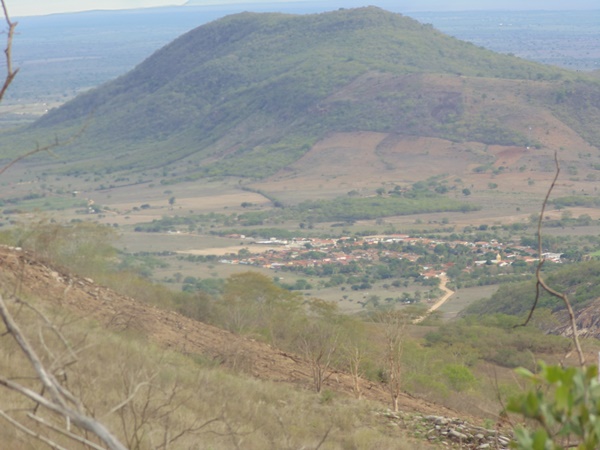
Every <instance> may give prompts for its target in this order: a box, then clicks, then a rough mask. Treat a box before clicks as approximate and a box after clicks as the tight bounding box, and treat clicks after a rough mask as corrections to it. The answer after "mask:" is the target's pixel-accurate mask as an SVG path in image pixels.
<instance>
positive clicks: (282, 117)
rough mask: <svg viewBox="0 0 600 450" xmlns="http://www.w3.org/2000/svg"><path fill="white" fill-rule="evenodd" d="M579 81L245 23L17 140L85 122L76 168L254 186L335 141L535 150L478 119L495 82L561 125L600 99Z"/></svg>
mask: <svg viewBox="0 0 600 450" xmlns="http://www.w3.org/2000/svg"><path fill="white" fill-rule="evenodd" d="M432 74H438V75H439V76H438V75H432ZM574 77H575V75H574V74H572V73H569V72H567V71H564V70H560V69H556V68H551V67H547V66H543V65H540V64H536V63H532V62H526V61H523V60H520V59H518V58H515V57H511V56H508V55H499V54H496V53H493V52H491V51H487V50H484V49H481V48H477V47H475V46H474V45H472V44H468V43H465V42H462V41H459V40H457V39H454V38H450V37H447V36H445V35H443V34H442V33H439V32H437V31H435V30H434V29H433V28H432V27H431V26H428V25H422V24H420V23H418V22H416V21H414V20H412V19H409V18H407V17H403V16H401V15H399V14H393V13H388V12H385V11H383V10H380V9H378V8H375V7H368V8H360V9H354V10H340V11H335V12H330V13H324V14H316V15H307V16H294V15H284V14H256V13H242V14H237V15H233V16H229V17H225V18H223V19H220V20H217V21H215V22H212V23H210V24H207V25H204V26H201V27H199V28H197V29H195V30H192V31H190V32H189V33H187V34H185V35H183V36H181V37H180V38H178V39H177V40H175V41H174V42H172V43H171V44H169V45H168V46H166V47H164V48H163V49H161V50H159V51H157V52H156V53H155V54H154V55H152V56H151V57H150V58H148V59H147V60H146V61H144V62H143V63H142V64H140V65H139V66H138V67H136V68H135V69H134V70H132V71H131V72H129V73H128V74H126V75H124V76H122V77H120V78H118V79H116V80H114V81H112V82H110V83H107V84H106V85H104V86H101V87H99V88H97V89H94V90H92V91H90V92H87V93H85V94H82V95H80V96H78V97H77V98H76V99H74V100H73V101H71V102H69V103H67V104H65V105H64V106H63V107H61V108H58V109H56V110H53V111H50V112H49V113H48V114H47V115H45V116H44V117H42V118H41V119H40V120H39V121H38V122H37V123H35V124H34V125H33V126H32V127H30V128H29V129H27V130H25V136H32V137H34V138H36V139H40V136H47V135H52V136H54V135H55V134H59V135H60V134H64V133H65V132H67V131H73V130H77V129H78V128H79V127H81V126H82V125H83V124H84V123H87V127H86V131H85V134H84V135H83V136H82V137H81V138H80V139H78V140H77V143H76V147H72V148H71V150H72V149H73V148H76V156H75V157H74V159H75V162H77V161H78V160H80V159H85V158H94V159H95V160H96V164H98V162H97V161H98V159H100V160H102V162H101V163H100V164H101V167H109V168H111V170H114V169H129V168H147V167H160V166H164V165H168V164H171V165H173V164H175V163H177V162H181V163H183V164H182V165H181V166H182V167H185V170H186V171H187V172H198V173H201V174H202V173H204V174H230V175H232V174H233V175H241V176H252V177H255V178H256V177H259V178H260V177H264V176H266V175H270V174H273V173H275V172H276V171H277V170H279V169H281V168H283V167H286V166H287V165H289V164H291V163H293V162H294V161H296V160H297V159H298V158H299V157H301V156H302V155H303V154H305V153H306V152H307V151H308V150H309V149H310V148H311V147H312V146H313V145H314V144H315V143H316V142H317V141H318V140H319V139H321V138H322V137H324V136H325V135H326V134H327V133H330V132H348V131H350V132H354V131H375V132H385V133H397V134H398V133H399V134H408V135H417V136H419V135H420V136H429V137H440V138H445V139H450V140H454V141H457V140H458V141H465V140H466V141H477V142H484V143H486V144H501V145H530V144H534V143H535V142H534V140H532V139H531V137H530V136H527V134H526V133H524V132H523V130H521V129H519V127H518V126H515V124H513V123H510V120H508V121H506V120H505V119H506V117H507V115H508V114H509V111H508V110H507V109H506V108H500V109H499V110H497V109H496V108H495V106H494V105H488V106H487V107H486V106H485V103H486V102H479V103H481V104H479V106H478V105H477V98H478V97H479V99H481V98H485V95H486V92H488V91H490V90H494V89H495V88H496V84H497V83H498V82H499V81H498V79H501V80H502V82H507V83H509V84H510V86H511V88H514V89H519V88H523V87H524V89H522V92H520V93H519V96H518V101H517V104H516V105H513V106H515V108H516V109H519V108H520V109H523V108H526V107H528V105H529V103H530V102H531V100H532V98H533V99H534V104H537V105H539V106H540V107H541V108H544V109H548V108H551V107H552V108H554V110H556V111H555V112H556V114H557V115H559V116H561V117H565V118H567V119H568V118H570V117H572V114H570V112H571V109H572V105H573V104H578V103H580V100H581V98H580V97H581V96H582V95H583V96H585V97H586V98H594V96H596V95H598V93H600V88H599V87H598V85H597V84H594V83H591V82H588V81H581V82H578V83H582V84H583V85H584V86H585V87H586V89H585V92H584V93H582V94H578V92H580V91H581V90H580V91H578V90H577V89H574V88H573V86H574V81H572V79H573V80H574ZM531 80H536V81H531ZM525 82H526V83H529V84H527V86H524V85H523V84H522V83H525ZM590 83H591V84H590ZM565 84H568V88H566V87H565ZM469 89H470V90H471V91H472V92H471V93H468V90H469ZM530 90H531V92H533V96H532V93H531V92H530ZM557 96H558V97H557ZM469 98H472V99H475V100H471V101H470V100H469ZM488 103H489V102H488ZM588 104H589V105H590V106H589V108H588V112H587V115H586V117H589V118H594V117H598V116H599V113H598V108H597V106H596V105H597V103H595V102H593V101H589V102H588ZM557 105H558V106H557ZM516 122H517V123H518V125H521V122H520V121H518V120H517V121H516ZM588 122H591V120H587V119H586V120H584V121H583V124H582V122H581V121H578V122H577V125H578V126H579V129H578V130H577V131H578V132H580V133H581V134H583V135H584V137H586V139H587V140H588V141H596V140H600V139H599V138H600V137H599V136H598V135H597V133H598V132H597V131H596V128H595V127H593V126H591V125H590V124H589V123H588ZM23 136H24V135H23V134H21V135H20V139H23Z"/></svg>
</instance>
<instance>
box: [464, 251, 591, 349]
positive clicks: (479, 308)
mask: <svg viewBox="0 0 600 450" xmlns="http://www.w3.org/2000/svg"><path fill="white" fill-rule="evenodd" d="M599 278H600V261H598V260H591V261H586V262H581V263H576V264H571V265H569V266H567V267H562V268H560V269H557V270H553V271H551V272H550V273H549V274H547V275H546V276H545V280H546V282H547V283H548V285H549V286H551V287H552V288H553V289H556V290H557V291H558V292H564V293H567V295H568V297H569V300H570V302H571V304H572V305H573V309H574V311H575V319H576V320H575V322H576V324H577V328H578V330H579V333H581V335H582V336H584V337H593V338H598V337H600V326H599V325H600V324H599V323H598V320H597V318H598V314H597V312H598V309H599V308H600V290H599V289H598V286H599V283H598V279H599ZM534 301H535V282H534V281H533V280H531V281H527V282H522V283H518V284H510V285H506V286H502V287H500V289H499V290H498V292H496V293H495V294H494V295H492V296H491V297H490V298H489V299H486V300H481V301H479V302H477V303H475V304H473V305H471V306H470V307H468V308H467V309H466V310H465V311H464V312H463V315H470V314H477V315H487V314H508V315H514V316H520V317H526V315H527V314H528V313H529V311H530V309H531V308H532V306H533V304H534ZM537 309H538V313H536V314H534V320H535V319H537V318H538V317H542V319H540V320H541V321H542V322H543V321H544V320H545V319H544V317H545V315H544V314H546V315H547V314H548V312H550V313H552V314H553V315H554V319H553V320H551V321H548V322H547V323H545V324H542V325H541V326H542V328H544V329H545V330H546V331H548V332H552V333H556V334H561V335H566V336H568V335H572V330H571V325H570V322H569V318H568V314H567V312H566V307H565V305H564V303H563V301H562V300H561V299H559V298H556V297H553V296H551V295H549V294H547V293H545V292H542V293H541V295H540V297H539V300H538V303H537Z"/></svg>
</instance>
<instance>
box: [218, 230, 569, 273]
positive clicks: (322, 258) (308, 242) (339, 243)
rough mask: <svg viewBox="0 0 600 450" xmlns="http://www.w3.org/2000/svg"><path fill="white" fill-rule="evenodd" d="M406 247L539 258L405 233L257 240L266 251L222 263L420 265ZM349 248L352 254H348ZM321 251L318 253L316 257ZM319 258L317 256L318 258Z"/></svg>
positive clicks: (501, 262) (526, 251)
mask: <svg viewBox="0 0 600 450" xmlns="http://www.w3.org/2000/svg"><path fill="white" fill-rule="evenodd" d="M228 237H231V238H235V239H240V238H241V239H243V238H245V237H244V236H241V235H237V234H236V235H230V236H228ZM397 243H401V244H403V247H404V248H407V247H408V248H410V246H411V245H420V246H424V247H426V248H427V249H428V250H431V251H434V249H435V247H436V246H438V245H440V244H442V245H447V246H448V247H450V248H455V247H456V246H458V245H462V246H464V247H467V248H469V249H471V252H472V254H473V266H481V265H490V264H496V265H498V266H501V267H503V266H507V265H510V264H512V263H513V262H515V261H524V262H525V263H534V262H537V261H538V260H539V259H538V257H537V252H536V251H535V250H534V249H532V248H529V247H525V246H520V245H515V244H503V243H500V242H497V241H495V240H492V241H490V242H487V241H478V242H469V241H444V240H439V239H429V238H423V237H411V236H409V235H403V234H391V235H379V236H367V237H364V238H350V237H342V238H337V239H321V238H297V239H291V240H282V239H275V238H271V239H268V240H258V241H253V242H252V244H253V245H261V246H264V247H265V250H264V251H263V252H260V253H255V254H248V253H247V252H245V254H244V255H243V256H242V255H234V254H231V255H229V256H228V257H225V258H223V259H221V260H220V262H221V263H225V264H246V265H254V266H260V267H264V268H269V269H281V268H284V267H285V268H304V269H305V268H310V267H317V266H323V265H326V264H340V265H347V264H350V263H352V262H353V261H355V262H357V263H361V262H362V263H369V262H377V261H379V260H380V259H382V258H398V259H407V260H409V261H412V262H416V261H417V259H418V258H419V257H420V256H422V255H420V254H416V253H410V252H403V251H396V250H392V249H391V248H393V247H394V246H391V245H390V244H397ZM348 248H350V249H351V251H350V252H349V251H348ZM315 252H318V254H315ZM490 252H492V253H493V254H494V255H495V256H494V258H488V259H477V258H481V256H482V254H488V255H489V253H490ZM315 256H317V257H315ZM560 256H561V254H559V253H545V254H543V257H544V258H545V259H546V260H547V261H550V262H555V263H560V262H561V260H560ZM448 265H451V263H446V264H443V265H442V268H441V269H437V270H434V269H432V268H429V267H424V268H423V271H424V272H423V276H427V277H429V276H439V275H440V274H441V273H442V272H444V268H447V266H448Z"/></svg>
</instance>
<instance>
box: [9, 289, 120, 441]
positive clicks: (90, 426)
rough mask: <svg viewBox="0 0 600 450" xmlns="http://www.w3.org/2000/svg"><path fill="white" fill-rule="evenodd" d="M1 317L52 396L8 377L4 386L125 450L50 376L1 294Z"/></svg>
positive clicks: (45, 388) (45, 389)
mask: <svg viewBox="0 0 600 450" xmlns="http://www.w3.org/2000/svg"><path fill="white" fill-rule="evenodd" d="M0 317H2V321H3V322H4V325H5V326H6V329H7V330H8V331H9V333H10V334H11V336H12V337H13V338H14V340H15V341H16V342H17V345H18V346H19V348H20V349H21V351H22V352H23V354H24V355H25V357H26V358H27V359H28V360H29V363H30V364H31V365H32V367H33V369H34V371H35V373H36V374H37V376H38V379H39V381H40V382H41V383H42V386H43V388H44V391H47V392H48V393H49V395H50V399H47V398H46V397H44V396H42V395H40V394H38V393H37V392H34V391H32V390H31V389H29V388H27V387H25V386H23V385H21V384H19V383H16V382H14V381H12V380H9V379H6V378H4V377H0V385H2V386H5V387H7V388H8V389H11V390H13V391H16V392H18V393H20V394H21V395H24V396H25V397H27V398H29V399H31V400H33V401H34V402H35V403H37V404H39V405H41V406H42V407H44V408H47V409H49V410H50V411H53V412H55V413H57V414H60V415H61V416H63V417H64V418H65V419H67V420H68V421H69V422H72V423H73V424H74V425H75V426H77V427H79V428H81V429H83V430H86V431H88V432H90V433H93V434H94V435H96V436H97V437H98V438H99V439H100V440H101V441H102V442H104V443H105V444H106V445H107V446H108V448H110V449H111V450H125V446H124V445H123V444H121V443H120V442H119V440H118V439H117V438H116V437H114V436H113V435H112V433H110V432H109V431H108V429H107V428H106V427H105V426H104V425H102V424H101V423H100V422H98V421H96V420H95V419H92V418H91V417H88V416H87V415H85V414H84V413H83V412H82V411H81V402H80V401H79V400H78V399H77V398H76V397H75V396H74V395H73V394H71V393H70V392H69V391H68V390H67V389H66V388H64V387H63V386H62V385H61V384H60V383H59V382H58V381H57V380H56V378H55V377H54V376H53V375H52V374H50V373H48V371H47V370H46V368H45V367H44V365H43V363H42V362H41V360H40V358H39V357H38V355H37V353H36V352H35V350H34V349H33V347H32V346H31V344H30V343H29V341H28V340H27V338H26V337H25V335H24V333H23V332H22V331H21V329H20V327H19V326H18V325H17V323H16V322H15V321H14V319H13V317H12V315H11V313H10V311H9V309H8V307H7V306H6V302H5V301H4V298H3V297H2V295H0ZM70 403H72V404H75V405H76V406H77V409H74V408H73V407H71V406H69V404H70Z"/></svg>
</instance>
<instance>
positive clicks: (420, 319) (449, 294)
mask: <svg viewBox="0 0 600 450" xmlns="http://www.w3.org/2000/svg"><path fill="white" fill-rule="evenodd" d="M440 280H441V282H440V286H439V288H440V289H441V290H442V291H444V295H442V297H441V298H440V299H439V300H438V301H437V302H435V303H434V304H433V305H432V306H431V307H430V308H429V309H428V310H427V313H425V315H423V316H421V317H417V318H416V319H415V320H413V323H414V324H417V323H421V322H423V321H424V320H425V319H426V318H427V316H429V314H431V313H432V312H434V311H435V310H437V309H438V308H439V307H440V306H442V305H443V304H444V303H446V301H447V300H448V299H449V298H450V297H452V294H454V291H452V290H450V289H448V287H446V284H448V277H447V276H446V275H442V276H440Z"/></svg>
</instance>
